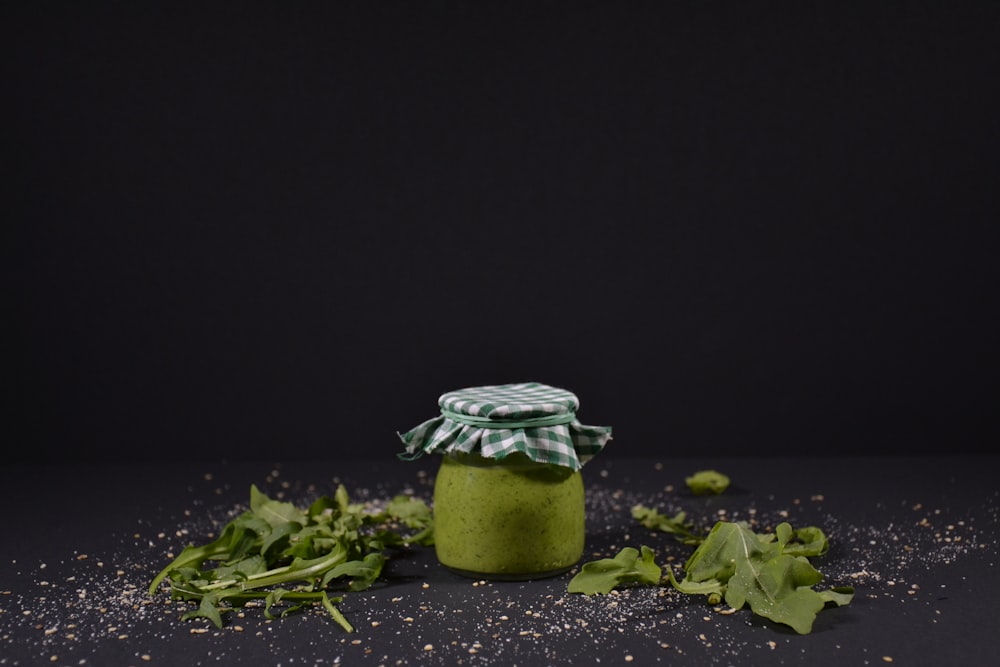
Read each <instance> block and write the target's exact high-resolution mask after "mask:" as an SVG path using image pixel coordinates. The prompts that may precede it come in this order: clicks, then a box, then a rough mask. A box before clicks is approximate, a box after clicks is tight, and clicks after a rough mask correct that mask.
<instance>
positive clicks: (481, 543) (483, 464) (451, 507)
mask: <svg viewBox="0 0 1000 667" xmlns="http://www.w3.org/2000/svg"><path fill="white" fill-rule="evenodd" d="M585 521H586V519H585V511H584V490H583V477H582V475H581V474H580V471H579V470H575V471H574V470H572V469H570V468H565V467H562V466H556V465H551V464H546V463H536V462H534V461H532V460H530V459H529V458H528V457H527V456H525V455H523V454H511V455H510V456H507V457H505V458H504V459H489V458H484V457H482V456H479V455H478V454H464V453H450V454H445V455H444V456H443V458H442V460H441V466H440V468H439V470H438V475H437V478H436V480H435V482H434V545H435V547H434V548H435V551H436V553H437V557H438V560H439V561H440V562H441V564H442V565H444V566H445V567H447V568H449V569H450V570H452V571H454V572H457V573H459V574H463V575H466V576H470V577H475V578H486V579H508V580H526V579H536V578H543V577H550V576H555V575H557V574H560V573H562V572H565V571H567V570H569V569H570V568H571V567H573V566H574V565H576V563H577V562H579V560H580V558H581V557H582V556H583V547H584V538H585V533H586V530H585Z"/></svg>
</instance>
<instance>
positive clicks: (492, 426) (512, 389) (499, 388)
mask: <svg viewBox="0 0 1000 667" xmlns="http://www.w3.org/2000/svg"><path fill="white" fill-rule="evenodd" d="M438 405H439V407H440V408H441V411H442V414H441V415H440V416H438V417H434V418H433V419H429V420H427V421H425V422H424V423H422V424H420V425H419V426H417V427H415V428H413V429H411V430H409V431H407V432H406V433H399V434H398V435H399V437H400V439H401V440H402V441H403V444H404V445H405V450H406V451H405V453H402V454H400V458H405V459H416V458H419V457H421V456H423V455H424V454H430V453H432V452H439V453H446V452H466V453H469V452H476V453H478V454H479V455H481V456H483V457H486V458H495V459H501V458H503V457H505V456H507V455H508V454H511V453H513V452H521V453H523V454H526V455H527V456H528V457H529V458H530V459H532V460H533V461H538V462H539V463H552V464H555V465H560V466H564V467H567V468H572V469H573V470H579V469H580V467H581V466H583V464H584V463H586V462H587V461H588V460H590V459H591V458H592V457H593V456H594V455H595V454H597V453H598V452H600V451H601V450H602V449H603V448H604V445H605V444H607V442H608V440H610V439H611V427H610V426H585V425H584V424H581V423H580V422H579V421H577V419H576V409H577V408H578V407H579V405H580V401H579V400H578V399H577V397H576V396H575V395H574V394H573V393H572V392H569V391H566V390H565V389H559V388H557V387H550V386H548V385H544V384H539V383H537V382H525V383H519V384H503V385H491V386H486V387H468V388H466V389H459V390H457V391H450V392H448V393H446V394H442V395H441V397H440V398H439V399H438ZM465 418H468V421H466V422H465V423H463V420H464V419H465ZM532 420H535V421H544V422H552V421H556V422H558V421H563V422H564V423H561V424H560V423H556V424H551V423H550V424H548V425H543V426H533V425H531V421H532ZM469 422H474V423H469ZM526 422H527V423H526ZM505 423H506V425H505Z"/></svg>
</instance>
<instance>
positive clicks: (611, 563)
mask: <svg viewBox="0 0 1000 667" xmlns="http://www.w3.org/2000/svg"><path fill="white" fill-rule="evenodd" d="M637 510H638V511H637ZM633 516H636V518H639V519H640V520H642V521H643V522H644V523H643V525H647V526H648V527H657V528H659V527H660V525H661V524H663V525H665V526H666V528H665V529H664V530H666V532H675V533H677V535H679V537H678V539H681V537H683V536H685V535H686V532H685V531H686V530H687V524H685V523H684V516H683V513H679V514H678V515H677V516H675V517H674V518H673V519H669V518H667V517H663V516H662V515H659V514H658V513H656V512H655V511H654V510H649V509H648V508H642V507H641V506H637V507H636V508H633ZM647 522H648V523H647ZM828 548H829V541H828V540H827V538H826V535H825V534H824V533H823V531H822V530H820V529H819V528H817V527H815V526H809V527H806V528H802V529H799V530H794V529H793V528H792V526H791V524H788V523H782V524H780V525H778V526H777V527H776V529H775V532H774V533H762V534H758V533H755V532H754V531H753V530H752V529H751V528H750V526H749V525H748V524H746V523H744V522H735V523H734V522H727V521H719V522H717V523H716V524H715V526H713V527H712V530H711V531H709V533H708V535H707V536H706V537H705V538H704V539H703V541H701V543H700V544H699V545H698V547H697V548H696V549H695V550H694V552H693V553H692V554H691V556H690V557H689V558H688V559H687V562H685V563H684V573H685V576H684V578H683V579H682V580H680V581H678V580H677V578H676V576H675V575H674V573H673V571H672V570H671V569H670V568H667V572H666V577H664V578H662V579H661V577H660V568H659V567H658V566H657V565H656V564H655V562H654V561H653V552H652V550H651V549H649V548H648V547H645V546H644V547H642V562H641V565H640V563H639V561H638V554H639V552H638V551H636V550H635V549H634V548H632V547H626V548H625V549H622V550H621V552H619V554H618V555H617V556H616V557H615V558H605V559H602V560H598V561H593V562H590V563H585V564H584V565H583V567H582V568H581V569H580V572H579V573H578V574H577V575H576V576H575V577H574V578H573V579H572V580H571V581H570V582H569V588H568V591H569V592H570V593H584V594H586V595H593V594H595V593H608V592H610V591H611V590H613V589H614V588H616V587H618V586H621V585H624V584H635V583H639V584H660V585H663V584H661V582H665V583H666V584H669V585H671V586H673V587H674V588H675V589H677V590H678V591H680V592H681V593H684V594H687V595H704V596H706V597H707V598H708V602H709V604H713V605H714V604H719V603H720V602H722V600H723V599H724V600H725V601H726V604H728V605H729V606H730V607H732V608H733V609H742V608H743V607H745V606H749V607H750V609H751V611H753V613H755V614H757V615H759V616H763V617H765V618H768V619H770V620H772V621H774V622H776V623H782V624H784V625H787V626H789V627H791V628H792V629H793V630H795V631H796V632H798V633H799V634H808V633H809V632H811V631H812V626H813V622H814V621H815V619H816V614H818V613H819V612H820V611H821V610H822V609H823V608H824V607H826V606H827V605H837V606H842V605H846V604H849V603H850V602H851V601H852V600H853V597H854V589H853V588H851V587H839V588H832V589H829V590H825V591H816V590H814V589H813V586H815V585H817V584H819V583H820V582H821V581H822V580H823V575H822V574H821V573H820V572H819V571H818V570H817V569H816V568H815V567H813V565H812V564H811V563H810V562H809V559H808V557H809V556H820V555H823V554H825V553H826V552H827V549H828ZM654 572H655V575H654V574H653V573H654Z"/></svg>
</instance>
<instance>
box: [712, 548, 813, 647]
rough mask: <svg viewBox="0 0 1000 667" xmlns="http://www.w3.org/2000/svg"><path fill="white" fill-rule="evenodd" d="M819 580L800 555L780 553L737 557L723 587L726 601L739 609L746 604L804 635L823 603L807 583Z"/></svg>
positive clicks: (808, 630)
mask: <svg viewBox="0 0 1000 667" xmlns="http://www.w3.org/2000/svg"><path fill="white" fill-rule="evenodd" d="M822 579H823V575H821V574H820V573H819V571H817V570H816V569H815V568H814V567H813V566H812V565H810V564H809V561H808V560H806V559H805V558H802V557H796V556H788V555H786V554H781V555H779V556H776V557H775V558H771V559H769V560H767V561H761V560H758V559H745V560H741V561H739V562H738V563H737V565H736V571H735V573H734V575H733V577H732V578H730V580H729V584H728V586H727V588H726V596H725V597H726V604H728V605H729V606H730V607H732V608H733V609H742V608H743V605H744V604H745V603H748V604H749V605H750V609H751V610H753V612H754V613H755V614H757V615H759V616H764V617H765V618H769V619H771V620H772V621H775V622H777V623H784V624H785V625H788V626H790V627H791V628H792V629H794V630H795V631H796V632H798V633H799V634H808V633H809V632H810V631H811V630H812V624H813V621H814V620H815V619H816V614H817V613H819V611H820V610H821V609H823V606H824V601H823V599H822V598H821V597H820V595H819V593H817V592H816V591H814V590H812V588H811V586H813V585H814V584H818V583H819V582H820V581H821V580H822Z"/></svg>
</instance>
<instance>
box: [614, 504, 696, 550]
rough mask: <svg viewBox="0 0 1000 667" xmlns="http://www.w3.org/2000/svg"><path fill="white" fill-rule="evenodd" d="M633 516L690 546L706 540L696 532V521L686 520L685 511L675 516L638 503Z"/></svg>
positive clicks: (648, 526) (645, 524) (644, 524)
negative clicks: (669, 515)
mask: <svg viewBox="0 0 1000 667" xmlns="http://www.w3.org/2000/svg"><path fill="white" fill-rule="evenodd" d="M632 518H633V519H636V520H637V521H638V522H639V523H641V524H642V525H643V526H645V527H646V528H650V529H652V530H660V531H663V532H664V533H670V534H672V535H673V536H674V537H675V538H676V539H677V540H678V541H679V542H683V543H684V544H687V545H690V546H697V545H699V544H701V543H702V542H704V541H705V538H704V536H702V535H698V534H696V533H695V532H694V530H693V528H694V523H691V522H688V521H685V519H687V514H686V513H685V512H678V513H677V514H675V515H674V516H673V517H668V516H666V515H665V514H660V513H659V512H658V511H656V510H655V509H653V508H651V507H646V506H645V505H636V506H634V507H633V508H632Z"/></svg>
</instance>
